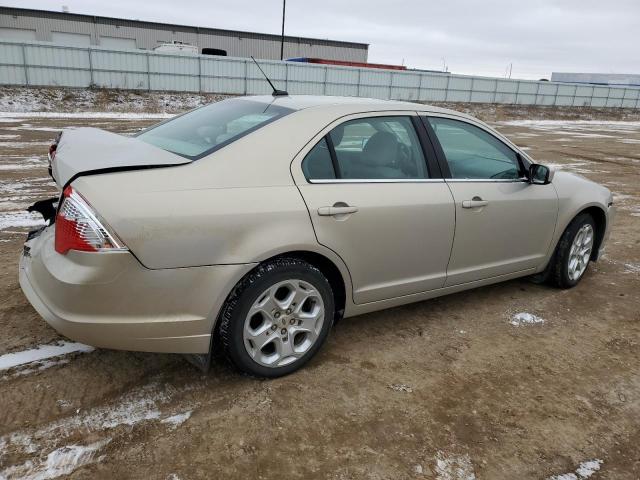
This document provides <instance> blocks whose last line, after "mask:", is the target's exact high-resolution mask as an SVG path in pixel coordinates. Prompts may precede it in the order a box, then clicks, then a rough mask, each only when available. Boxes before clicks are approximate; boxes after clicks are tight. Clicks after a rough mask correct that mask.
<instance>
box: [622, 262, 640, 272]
mask: <svg viewBox="0 0 640 480" xmlns="http://www.w3.org/2000/svg"><path fill="white" fill-rule="evenodd" d="M622 273H640V264H638V263H625V264H624V272H622Z"/></svg>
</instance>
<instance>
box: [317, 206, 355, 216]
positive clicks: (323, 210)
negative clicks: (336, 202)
mask: <svg viewBox="0 0 640 480" xmlns="http://www.w3.org/2000/svg"><path fill="white" fill-rule="evenodd" d="M357 211H358V207H350V206H348V205H347V206H344V207H341V206H339V207H335V206H334V207H320V208H318V215H320V216H321V217H331V216H334V215H347V214H349V213H356V212H357Z"/></svg>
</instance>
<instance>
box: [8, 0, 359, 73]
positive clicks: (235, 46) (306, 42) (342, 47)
mask: <svg viewBox="0 0 640 480" xmlns="http://www.w3.org/2000/svg"><path fill="white" fill-rule="evenodd" d="M0 39H2V40H12V41H27V42H28V41H37V42H52V43H56V44H63V45H71V46H81V47H88V46H91V45H93V46H99V47H105V48H113V49H118V50H121V49H124V50H130V49H145V50H152V49H154V48H156V47H158V46H160V45H163V44H168V43H173V42H183V43H186V44H190V45H194V46H196V47H197V51H198V53H208V54H214V55H228V56H232V57H249V56H251V55H253V56H254V57H256V58H263V59H274V60H279V59H280V40H281V37H280V35H271V34H266V33H252V32H240V31H235V30H221V29H218V28H208V27H193V26H186V25H172V24H166V23H155V22H146V21H141V20H127V19H122V18H111V17H99V16H93V15H81V14H76V13H68V12H64V11H63V12H52V11H46V10H32V9H24V8H13V7H0ZM368 49H369V45H368V44H365V43H353V42H341V41H335V40H321V39H315V38H304V37H291V36H285V43H284V57H285V58H290V57H314V58H325V59H330V60H341V61H350V62H366V61H367V55H368Z"/></svg>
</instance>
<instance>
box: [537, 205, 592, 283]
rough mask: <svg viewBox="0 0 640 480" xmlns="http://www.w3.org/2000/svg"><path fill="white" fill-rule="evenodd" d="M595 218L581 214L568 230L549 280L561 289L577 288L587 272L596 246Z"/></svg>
mask: <svg viewBox="0 0 640 480" xmlns="http://www.w3.org/2000/svg"><path fill="white" fill-rule="evenodd" d="M595 235H596V226H595V222H594V220H593V217H592V216H591V215H589V214H588V213H581V214H580V215H578V216H577V217H576V218H574V219H573V220H572V221H571V223H570V224H569V226H568V227H567V228H566V230H565V231H564V233H563V234H562V237H560V241H559V242H558V246H557V247H556V251H555V253H554V255H553V258H552V260H551V263H550V265H549V267H548V268H549V280H550V282H551V283H552V284H553V285H555V286H556V287H559V288H572V287H575V286H576V285H577V284H578V283H579V282H580V280H581V279H582V277H583V276H584V273H585V272H586V270H587V267H588V265H589V261H590V259H591V254H592V252H593V247H594V245H595Z"/></svg>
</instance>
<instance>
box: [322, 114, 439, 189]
mask: <svg viewBox="0 0 640 480" xmlns="http://www.w3.org/2000/svg"><path fill="white" fill-rule="evenodd" d="M329 137H330V138H331V143H332V144H333V147H334V150H335V155H336V163H337V168H338V169H339V175H340V177H339V178H344V179H362V180H368V179H372V180H373V179H375V180H394V179H423V178H428V177H429V175H428V172H427V167H426V162H425V158H424V154H423V152H422V147H421V145H420V141H419V140H418V135H417V133H416V131H415V128H414V127H413V123H412V122H411V118H410V117H369V118H359V119H356V120H349V121H347V122H345V123H343V124H341V125H338V126H337V127H336V128H334V129H333V130H332V131H331V132H330V134H329Z"/></svg>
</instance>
